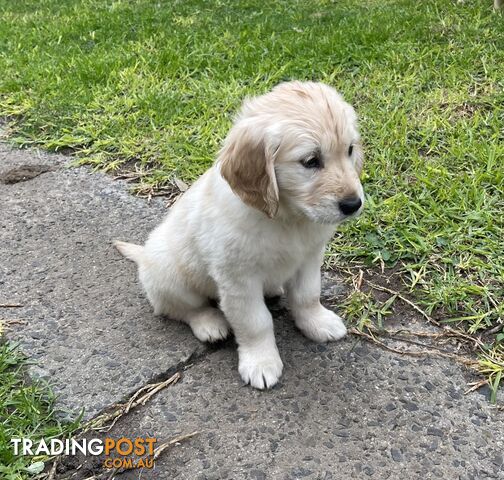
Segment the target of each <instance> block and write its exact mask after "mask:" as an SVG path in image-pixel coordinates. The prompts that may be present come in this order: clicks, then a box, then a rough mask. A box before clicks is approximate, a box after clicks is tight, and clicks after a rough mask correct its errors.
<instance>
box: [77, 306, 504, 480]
mask: <svg viewBox="0 0 504 480" xmlns="http://www.w3.org/2000/svg"><path fill="white" fill-rule="evenodd" d="M275 317H276V332H277V338H278V339H279V350H280V354H281V355H282V358H283V360H284V364H285V370H284V375H283V377H282V379H281V383H280V384H279V385H278V386H276V387H275V388H274V389H273V390H271V391H267V392H259V391H256V390H253V389H251V388H248V387H243V386H242V385H241V382H240V379H239V377H238V375H237V373H236V362H237V354H236V351H235V349H234V346H232V345H229V346H227V348H223V349H221V350H218V351H215V352H212V353H209V354H208V355H207V356H205V357H204V358H203V359H202V360H201V361H200V362H199V363H197V364H195V365H194V366H193V367H191V368H189V369H188V370H187V371H186V372H185V373H184V374H183V378H182V380H181V381H180V382H179V383H177V384H176V385H174V386H171V387H168V388H167V389H166V390H163V391H162V392H160V393H159V394H158V395H157V396H156V397H155V398H153V399H152V401H151V402H149V403H148V404H147V405H146V406H145V407H144V408H142V409H140V410H139V411H138V412H133V413H132V414H131V415H129V416H128V417H126V418H125V419H124V420H122V421H121V422H119V424H118V425H116V428H115V429H114V430H113V431H112V432H111V433H109V434H107V435H111V436H113V437H114V438H120V437H122V436H126V437H128V438H136V437H156V438H157V439H158V441H159V442H160V443H161V442H165V441H167V440H169V439H171V438H174V437H176V436H179V435H185V434H189V433H191V432H193V431H198V432H199V434H198V435H197V436H195V437H192V438H190V439H188V440H186V441H184V442H182V443H181V444H180V445H179V446H176V447H173V448H172V449H171V450H168V451H167V452H166V453H165V454H164V455H162V456H161V457H160V459H159V460H158V461H157V463H156V467H155V469H154V470H144V471H141V472H139V471H135V470H133V471H130V472H126V473H123V474H122V475H120V476H117V478H118V479H128V480H133V479H138V478H142V479H143V480H149V479H158V478H159V479H180V480H224V479H233V480H241V479H247V480H261V479H275V480H276V479H279V480H294V479H310V480H339V479H363V478H374V479H397V480H402V479H404V478H411V479H436V478H440V479H450V480H451V479H454V480H470V479H472V480H485V479H501V478H504V466H503V462H504V460H503V451H504V436H503V432H504V418H503V414H502V412H499V411H497V410H496V409H495V408H492V407H491V406H490V404H489V403H488V401H487V399H486V398H485V396H484V395H480V394H477V393H476V394H472V395H468V396H465V395H464V390H465V388H466V382H467V381H468V379H469V378H470V377H469V376H468V373H467V372H465V371H464V370H462V369H461V368H460V367H459V366H458V365H456V364H454V363H451V362H449V361H445V360H435V359H429V358H427V359H424V358H412V357H410V358H407V357H399V356H397V355H394V354H392V353H389V352H386V351H382V350H379V349H377V348H376V347H375V346H373V345H370V344H368V343H362V342H361V341H360V340H359V339H356V338H355V337H349V338H347V339H345V340H343V341H341V342H338V343H336V344H331V345H315V344H313V343H312V342H310V341H309V340H307V339H305V338H304V337H303V336H302V335H301V334H300V333H299V332H298V331H296V330H295V328H294V327H293V326H292V322H291V321H290V319H289V318H288V316H287V315H286V313H285V312H281V311H280V312H276V314H275ZM90 471H93V470H92V469H91V470H86V469H84V470H83V472H82V475H81V476H77V478H86V475H88V474H89V473H90ZM96 471H99V470H96ZM96 471H94V473H96ZM97 478H107V476H106V475H105V476H103V477H99V476H98V477H97Z"/></svg>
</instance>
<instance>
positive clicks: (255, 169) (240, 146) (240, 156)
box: [219, 122, 278, 218]
mask: <svg viewBox="0 0 504 480" xmlns="http://www.w3.org/2000/svg"><path fill="white" fill-rule="evenodd" d="M256 129H257V131H254V127H253V126H252V125H246V124H244V122H242V124H237V125H235V126H234V127H233V128H232V129H231V132H230V133H229V135H228V137H227V139H226V142H225V144H224V147H223V148H222V150H221V152H220V155H219V163H220V172H221V175H222V176H223V177H224V179H225V180H226V181H227V183H228V184H229V186H230V187H231V189H232V190H233V192H234V193H236V195H238V196H239V197H240V198H241V199H242V201H243V202H244V203H246V204H247V205H250V206H251V207H254V208H257V209H258V210H261V211H263V212H264V213H266V215H268V217H270V218H273V217H274V216H275V215H276V213H277V211H278V185H277V181H276V177H275V166H274V160H275V153H276V151H277V150H278V148H277V149H276V150H273V149H271V148H270V147H269V146H268V145H267V141H266V139H265V138H264V134H258V133H257V132H258V131H260V130H261V127H260V126H259V127H258V126H256Z"/></svg>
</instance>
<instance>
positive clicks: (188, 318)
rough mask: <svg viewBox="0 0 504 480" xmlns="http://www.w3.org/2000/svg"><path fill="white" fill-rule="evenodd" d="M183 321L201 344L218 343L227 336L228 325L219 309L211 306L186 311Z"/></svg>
mask: <svg viewBox="0 0 504 480" xmlns="http://www.w3.org/2000/svg"><path fill="white" fill-rule="evenodd" d="M183 321H184V322H186V323H187V324H188V325H189V326H190V327H191V330H192V331H193V333H194V336H195V337H196V338H197V339H198V340H200V341H202V342H218V341H219V340H224V339H225V338H227V336H228V335H229V324H228V323H227V321H226V319H225V318H224V315H223V314H222V312H221V311H220V310H219V309H217V308H214V307H211V306H205V307H202V308H199V309H195V310H190V311H188V312H187V313H186V315H185V318H184V320H183Z"/></svg>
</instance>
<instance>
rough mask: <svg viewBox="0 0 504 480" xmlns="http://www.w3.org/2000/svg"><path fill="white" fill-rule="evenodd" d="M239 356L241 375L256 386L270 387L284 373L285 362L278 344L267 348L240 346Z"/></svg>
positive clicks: (261, 388) (259, 387)
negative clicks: (277, 346) (279, 351)
mask: <svg viewBox="0 0 504 480" xmlns="http://www.w3.org/2000/svg"><path fill="white" fill-rule="evenodd" d="M238 356H239V365H238V371H239V372H240V376H241V378H242V380H243V381H244V382H245V383H246V384H250V385H251V386H252V387H254V388H258V389H259V390H263V389H265V388H270V387H272V386H273V385H275V384H276V383H277V382H278V380H279V378H280V376H281V375H282V370H283V363H282V359H281V358H280V355H279V353H278V350H277V349H276V346H275V347H274V348H271V347H270V348H266V349H261V348H257V347H256V348H247V347H243V346H240V348H239V349H238Z"/></svg>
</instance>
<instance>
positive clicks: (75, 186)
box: [0, 144, 504, 480]
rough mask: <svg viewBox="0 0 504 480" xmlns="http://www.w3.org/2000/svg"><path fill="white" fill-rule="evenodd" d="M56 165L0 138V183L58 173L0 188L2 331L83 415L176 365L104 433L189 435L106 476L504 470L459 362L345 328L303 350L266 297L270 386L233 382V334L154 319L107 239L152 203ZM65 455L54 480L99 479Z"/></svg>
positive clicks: (498, 446) (331, 284)
mask: <svg viewBox="0 0 504 480" xmlns="http://www.w3.org/2000/svg"><path fill="white" fill-rule="evenodd" d="M67 161H68V159H67V158H66V157H61V156H54V155H47V154H41V153H37V152H36V151H19V150H11V149H10V148H9V147H7V146H5V145H1V144H0V176H1V175H2V172H5V171H7V170H10V169H11V168H12V167H14V166H21V165H26V164H31V165H34V164H36V165H50V166H53V167H56V169H55V170H52V171H47V172H46V173H42V174H40V175H38V176H36V177H35V178H32V179H31V180H27V181H24V182H20V183H14V184H10V185H5V184H1V183H0V205H1V216H0V236H1V241H0V303H21V304H23V307H22V308H20V309H2V310H1V311H0V314H1V316H2V317H3V318H19V319H21V320H24V321H25V322H26V324H25V325H22V326H18V325H16V326H14V328H13V329H12V330H10V331H9V338H11V339H13V340H16V341H19V342H20V344H21V346H22V348H23V349H24V350H25V351H26V353H27V354H28V355H30V356H31V357H32V358H34V359H35V360H37V361H38V364H37V365H36V366H33V367H32V368H31V373H32V374H33V375H36V376H41V377H44V378H48V379H49V380H50V381H51V383H53V385H54V386H55V389H56V392H57V393H59V395H60V400H59V401H60V406H63V407H66V408H69V409H72V410H75V409H76V408H80V407H86V411H87V416H88V417H89V416H91V415H93V414H95V413H97V412H98V411H100V410H101V409H102V408H104V407H106V406H108V405H110V404H112V403H114V402H117V401H118V400H121V399H123V398H124V397H126V396H128V394H130V393H131V392H132V391H134V390H136V389H137V388H139V387H140V386H142V385H144V384H145V383H147V382H149V381H151V380H152V379H155V378H156V377H157V376H162V375H165V374H166V373H167V372H169V371H170V370H173V369H174V368H176V367H177V366H179V367H181V365H182V364H184V366H185V370H184V373H183V378H182V380H181V381H180V382H179V383H178V384H176V385H174V386H170V387H168V388H167V389H165V390H163V391H161V392H160V393H158V394H157V395H156V396H155V397H153V399H152V400H151V401H150V402H149V403H148V404H147V405H146V406H145V407H141V408H139V409H138V410H136V411H133V412H131V413H130V414H129V415H127V416H126V417H124V418H123V419H122V420H120V421H119V422H118V423H117V425H116V426H115V428H114V429H113V430H112V432H111V433H110V434H109V435H111V436H113V437H116V438H118V437H120V436H123V435H124V436H127V437H129V438H132V437H136V436H154V437H156V438H158V440H159V442H160V443H161V442H164V441H167V440H169V439H171V438H173V437H174V436H177V435H179V434H187V433H189V432H192V431H194V430H198V431H199V432H200V433H199V435H197V436H196V437H193V438H191V439H188V440H187V441H185V442H183V443H182V444H181V445H179V446H175V447H172V448H171V449H170V450H167V451H166V452H165V453H163V454H162V456H161V457H160V459H159V460H158V461H157V464H156V468H155V470H152V471H148V470H144V471H130V472H125V473H123V474H121V475H117V476H116V478H118V479H120V478H125V479H137V478H142V479H151V478H152V479H158V478H160V479H165V478H170V479H171V478H176V479H187V480H189V479H191V480H193V479H198V480H204V479H208V480H210V479H215V480H217V479H250V480H261V479H282V480H284V479H285V480H290V479H304V478H306V479H317V480H318V479H321V480H322V479H325V480H330V479H335V480H336V479H350V478H358V479H362V478H377V479H381V478H390V479H404V478H405V477H409V478H411V479H420V478H421V479H429V478H443V479H459V480H482V479H504V458H503V452H504V412H503V411H501V410H498V409H496V408H493V407H492V406H491V405H490V404H489V403H488V399H487V397H486V394H485V393H486V392H485V391H482V393H483V395H482V394H480V393H473V394H470V395H464V393H463V392H464V390H465V388H466V383H467V381H469V380H473V379H472V378H471V377H470V375H469V374H468V372H467V371H465V370H464V369H462V368H461V367H460V366H459V365H457V364H455V363H452V362H449V361H446V360H438V359H424V358H411V357H410V358H408V357H400V356H398V355H395V354H393V353H390V352H386V351H382V350H380V349H378V348H377V347H375V346H374V345H370V344H367V343H363V342H362V341H361V340H360V339H359V338H355V337H349V338H347V339H345V340H344V341H342V342H339V343H337V344H330V345H315V344H313V343H312V342H310V341H308V340H307V339H305V338H304V337H302V336H301V334H300V333H299V332H297V331H296V330H295V328H294V327H293V325H292V322H291V321H290V319H289V318H288V314H287V313H286V312H285V311H284V310H283V308H282V306H281V304H279V303H273V304H271V308H272V310H273V313H274V317H275V322H276V332H277V338H278V343H279V349H280V352H281V355H282V358H283V360H284V364H285V371H284V375H283V377H282V380H281V384H280V385H278V386H277V387H276V388H275V389H273V390H271V391H268V392H258V391H255V390H252V389H250V388H248V387H243V386H242V385H241V382H240V379H239V376H238V373H237V371H236V364H237V356H236V351H235V348H234V346H233V342H232V340H231V341H228V342H226V343H225V344H223V345H221V348H220V349H210V350H205V348H204V347H203V346H202V345H201V344H199V342H197V341H196V340H195V339H194V338H193V336H192V335H191V333H190V331H189V329H188V328H187V327H186V326H184V325H180V324H177V323H174V322H169V321H166V320H161V319H157V318H155V317H154V316H153V315H152V313H151V311H150V308H149V306H148V304H147V302H146V300H145V299H144V297H143V295H142V293H141V291H140V288H139V286H138V284H137V281H136V277H135V269H134V266H133V265H132V264H131V263H129V262H126V261H124V260H123V259H122V258H121V257H120V256H119V255H118V254H117V253H116V252H115V251H114V250H113V249H112V247H111V245H110V239H112V238H124V239H129V240H137V241H141V240H143V235H145V234H146V233H147V231H148V230H149V229H150V228H151V227H152V226H154V225H155V224H156V223H157V222H158V221H159V219H160V218H161V217H162V215H164V213H165V208H164V206H163V202H162V201H154V202H152V203H151V204H150V205H148V204H147V202H146V201H144V200H142V199H138V198H134V197H132V196H131V195H129V194H128V193H127V185H125V184H124V183H122V182H113V181H112V180H111V178H110V177H108V176H105V175H101V174H95V173H93V174H91V173H90V171H89V170H88V169H84V168H78V169H71V170H68V169H65V168H64V167H65V165H66V162H67ZM41 170H44V169H41ZM324 283H325V288H324V292H325V294H326V295H327V296H333V295H334V294H337V293H338V291H339V288H340V287H339V286H338V285H337V284H336V283H335V281H334V279H333V278H331V277H330V276H327V275H326V277H325V282H324ZM195 353H197V354H198V355H196V356H195V357H193V358H195V359H194V361H189V362H188V358H189V357H190V356H191V355H193V354H195ZM179 369H180V370H182V369H181V368H179ZM500 399H501V400H500V401H502V395H500ZM72 460H73V463H72V462H69V464H68V465H66V467H64V468H61V469H59V470H58V472H59V473H58V475H57V476H56V478H70V477H71V478H88V477H90V476H91V474H94V475H95V476H96V478H109V477H110V472H106V473H103V472H101V471H100V470H99V469H98V470H97V469H96V465H95V466H94V467H93V466H90V467H89V468H87V467H83V468H80V469H79V470H75V468H76V466H77V465H78V463H79V462H77V463H76V462H75V460H76V459H75V458H74V459H72ZM87 460H89V459H87ZM87 460H86V459H82V461H83V462H84V463H85V462H86V461H87ZM95 460H96V459H95ZM72 465H73V466H72Z"/></svg>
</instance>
